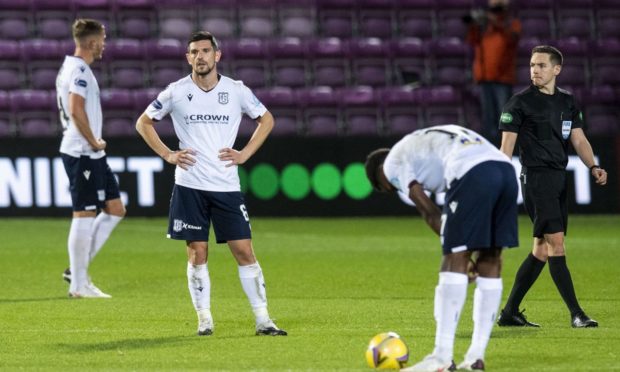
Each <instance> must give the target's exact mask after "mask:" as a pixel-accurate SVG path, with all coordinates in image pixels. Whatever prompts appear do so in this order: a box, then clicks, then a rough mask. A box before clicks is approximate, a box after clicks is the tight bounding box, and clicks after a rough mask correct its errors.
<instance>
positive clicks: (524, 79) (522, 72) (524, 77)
mask: <svg viewBox="0 0 620 372" xmlns="http://www.w3.org/2000/svg"><path fill="white" fill-rule="evenodd" d="M531 83H532V79H531V78H530V66H529V63H528V64H527V65H525V64H524V63H521V64H520V65H518V66H517V84H520V85H530V84H531ZM515 92H516V90H515Z"/></svg>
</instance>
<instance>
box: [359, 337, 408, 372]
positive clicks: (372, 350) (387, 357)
mask: <svg viewBox="0 0 620 372" xmlns="http://www.w3.org/2000/svg"><path fill="white" fill-rule="evenodd" d="M407 360H409V349H408V348H407V345H406V344H405V342H404V341H403V340H402V339H401V338H400V336H399V335H398V334H397V333H395V332H385V333H379V334H378V335H376V336H375V337H373V338H372V339H371V340H370V343H369V344H368V349H366V362H368V365H369V366H370V367H371V368H377V369H400V368H403V367H404V365H405V363H407Z"/></svg>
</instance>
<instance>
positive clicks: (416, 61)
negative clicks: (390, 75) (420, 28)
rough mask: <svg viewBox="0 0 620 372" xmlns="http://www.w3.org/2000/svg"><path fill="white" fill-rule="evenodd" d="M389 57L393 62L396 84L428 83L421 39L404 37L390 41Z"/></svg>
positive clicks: (424, 50)
mask: <svg viewBox="0 0 620 372" xmlns="http://www.w3.org/2000/svg"><path fill="white" fill-rule="evenodd" d="M389 48H390V57H391V58H392V61H393V69H394V75H395V77H396V82H397V83H398V84H400V85H405V84H414V83H425V82H427V81H428V73H427V63H426V61H427V59H426V56H427V53H426V46H425V44H424V42H423V41H422V39H420V38H417V37H404V38H399V39H396V40H392V41H390V44H389Z"/></svg>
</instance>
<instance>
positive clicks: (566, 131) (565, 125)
mask: <svg viewBox="0 0 620 372" xmlns="http://www.w3.org/2000/svg"><path fill="white" fill-rule="evenodd" d="M572 126H573V122H572V121H570V120H562V138H564V139H568V136H570V129H571V127H572Z"/></svg>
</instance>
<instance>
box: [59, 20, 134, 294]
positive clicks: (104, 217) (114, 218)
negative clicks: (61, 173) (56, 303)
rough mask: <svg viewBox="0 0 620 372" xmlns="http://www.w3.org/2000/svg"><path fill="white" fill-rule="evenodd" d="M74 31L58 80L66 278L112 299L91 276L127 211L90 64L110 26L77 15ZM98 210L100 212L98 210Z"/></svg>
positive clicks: (78, 289) (76, 288) (81, 289)
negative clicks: (66, 189) (66, 205)
mask: <svg viewBox="0 0 620 372" xmlns="http://www.w3.org/2000/svg"><path fill="white" fill-rule="evenodd" d="M72 32H73V39H74V41H75V53H74V55H72V56H67V57H66V58H65V61H64V62H63V64H62V67H61V68H60V71H59V72H58V77H57V79H56V92H57V101H58V110H59V112H60V121H61V123H62V125H63V127H64V132H63V137H62V142H61V144H60V154H61V156H62V161H63V164H64V166H65V170H66V172H67V176H68V177H69V185H70V190H71V202H72V204H73V219H72V221H71V228H70V231H69V241H68V248H69V269H67V270H65V272H64V273H63V278H64V279H65V280H66V281H68V282H69V283H70V286H69V296H70V297H73V298H80V297H86V298H109V297H111V296H110V295H108V294H106V293H103V292H102V291H101V290H100V289H99V288H97V287H96V286H95V285H94V284H93V283H92V282H91V280H90V276H89V275H88V266H89V265H90V262H91V261H92V260H93V259H94V258H95V255H96V254H97V253H98V252H99V250H100V249H101V247H102V246H103V244H104V243H105V242H106V241H107V240H108V237H109V236H110V234H111V233H112V230H114V228H115V227H116V225H118V223H119V222H120V221H121V219H122V218H123V217H124V216H125V206H124V205H123V202H122V201H121V199H120V191H119V187H118V182H117V181H116V178H114V175H113V174H112V170H111V169H110V167H109V166H108V163H107V160H106V159H107V158H106V153H105V151H104V150H105V148H106V142H105V141H104V140H103V139H101V132H102V114H101V102H100V100H99V85H98V84H97V80H96V79H95V75H94V74H93V71H92V70H91V69H90V64H91V63H93V62H94V61H95V60H98V59H101V57H102V54H103V49H104V44H105V37H106V35H105V27H104V26H103V24H101V23H100V22H98V21H95V20H93V19H77V20H76V21H75V22H74V23H73V28H72ZM98 210H101V213H99V214H98V215H97V211H98Z"/></svg>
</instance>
